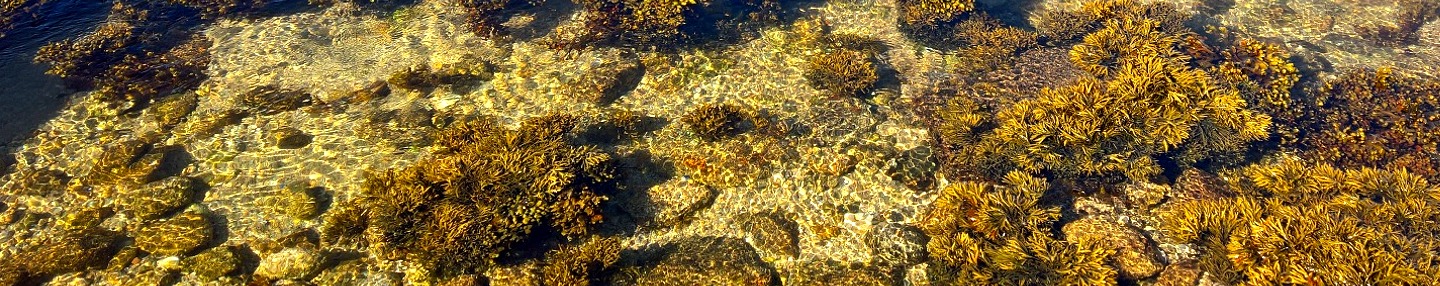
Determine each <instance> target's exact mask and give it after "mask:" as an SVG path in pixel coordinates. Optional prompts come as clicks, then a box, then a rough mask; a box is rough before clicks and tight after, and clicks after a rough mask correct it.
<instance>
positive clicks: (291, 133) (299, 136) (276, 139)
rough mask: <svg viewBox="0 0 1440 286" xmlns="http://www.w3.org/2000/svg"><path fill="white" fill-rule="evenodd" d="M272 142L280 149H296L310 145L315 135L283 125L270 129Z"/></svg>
mask: <svg viewBox="0 0 1440 286" xmlns="http://www.w3.org/2000/svg"><path fill="white" fill-rule="evenodd" d="M269 137H270V143H271V144H274V145H275V147H278V148H280V149H296V148H300V147H305V145H310V141H311V140H313V139H314V137H315V136H312V135H310V134H306V133H305V131H301V130H300V129H295V128H294V127H281V128H278V129H275V130H271V131H270V136H269Z"/></svg>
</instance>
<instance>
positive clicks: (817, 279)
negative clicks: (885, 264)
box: [780, 261, 898, 286]
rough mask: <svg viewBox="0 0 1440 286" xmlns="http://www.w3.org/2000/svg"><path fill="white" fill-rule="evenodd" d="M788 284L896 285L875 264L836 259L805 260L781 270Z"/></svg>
mask: <svg viewBox="0 0 1440 286" xmlns="http://www.w3.org/2000/svg"><path fill="white" fill-rule="evenodd" d="M780 275H781V277H782V279H784V280H785V285H790V286H836V285H847V286H849V285H855V286H882V285H898V284H897V283H896V281H895V278H893V277H891V275H890V274H889V273H887V271H886V270H885V269H881V268H880V267H878V266H875V265H864V264H859V263H843V262H836V261H821V262H807V263H803V264H800V265H796V266H794V267H789V268H787V269H785V270H784V271H782V272H781V274H780Z"/></svg>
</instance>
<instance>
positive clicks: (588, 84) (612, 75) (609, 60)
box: [560, 50, 645, 105]
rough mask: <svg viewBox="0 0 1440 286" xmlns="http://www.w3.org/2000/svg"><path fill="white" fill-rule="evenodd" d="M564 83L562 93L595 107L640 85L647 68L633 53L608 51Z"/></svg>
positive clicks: (580, 67)
mask: <svg viewBox="0 0 1440 286" xmlns="http://www.w3.org/2000/svg"><path fill="white" fill-rule="evenodd" d="M593 56H594V59H593V60H589V61H584V62H583V64H581V65H580V66H579V67H577V68H578V69H577V70H575V71H574V74H575V76H573V77H565V78H563V80H562V82H561V83H560V84H561V86H564V87H565V88H564V89H562V90H561V94H564V95H565V96H569V97H570V98H574V99H577V100H580V101H584V102H589V103H593V104H602V105H603V104H609V103H611V102H614V101H615V100H616V99H619V98H620V96H622V95H624V94H625V93H627V92H630V90H631V89H634V88H635V86H636V85H637V84H639V83H640V77H641V76H643V75H644V74H645V67H644V66H642V65H641V64H640V59H639V58H638V57H636V56H635V55H633V54H629V53H624V52H621V51H619V50H607V51H604V52H599V53H597V54H596V55H593Z"/></svg>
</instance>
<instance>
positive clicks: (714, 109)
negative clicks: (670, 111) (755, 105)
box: [680, 104, 752, 141]
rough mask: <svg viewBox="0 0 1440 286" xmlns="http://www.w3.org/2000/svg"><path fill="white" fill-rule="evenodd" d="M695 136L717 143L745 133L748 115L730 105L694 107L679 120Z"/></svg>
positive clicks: (749, 118)
mask: <svg viewBox="0 0 1440 286" xmlns="http://www.w3.org/2000/svg"><path fill="white" fill-rule="evenodd" d="M680 120H681V121H682V122H684V123H685V125H686V126H688V127H690V130H691V131H694V132H695V134H696V135H698V136H700V138H701V139H705V140H706V141H718V140H720V139H725V138H729V137H732V136H735V135H739V134H740V133H742V132H745V131H746V130H745V129H744V128H745V127H746V126H745V124H746V123H747V122H750V121H751V120H752V118H751V116H750V114H749V113H747V112H745V111H744V110H743V109H741V108H740V107H739V106H735V105H730V104H706V105H703V106H700V107H696V108H695V109H693V110H690V112H689V113H686V114H685V117H683V118H681V119H680Z"/></svg>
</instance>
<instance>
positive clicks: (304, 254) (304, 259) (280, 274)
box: [255, 247, 324, 280]
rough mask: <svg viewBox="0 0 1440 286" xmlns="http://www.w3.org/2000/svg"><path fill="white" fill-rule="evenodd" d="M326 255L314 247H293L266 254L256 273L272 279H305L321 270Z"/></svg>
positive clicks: (256, 268)
mask: <svg viewBox="0 0 1440 286" xmlns="http://www.w3.org/2000/svg"><path fill="white" fill-rule="evenodd" d="M323 260H324V256H322V255H321V254H320V252H319V251H317V250H315V249H314V248H313V247H292V248H286V249H284V250H280V251H279V252H276V253H273V254H270V255H267V256H265V258H262V259H260V264H259V265H257V266H256V267H255V275H256V276H260V277H266V278H271V279H286V280H303V279H305V277H306V276H309V275H310V274H312V273H315V272H316V271H318V270H320V263H321V262H323Z"/></svg>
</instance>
